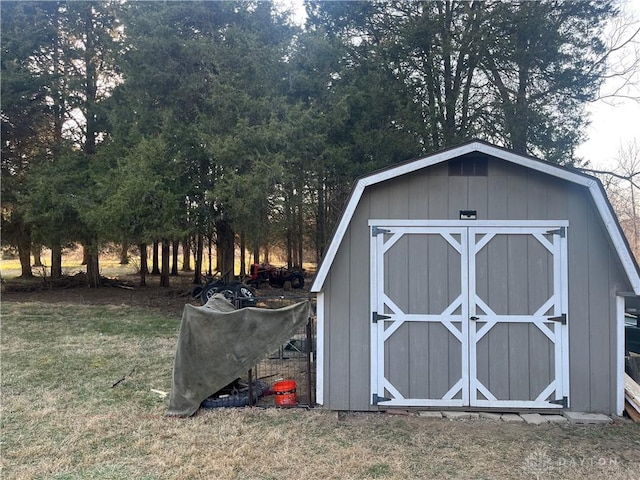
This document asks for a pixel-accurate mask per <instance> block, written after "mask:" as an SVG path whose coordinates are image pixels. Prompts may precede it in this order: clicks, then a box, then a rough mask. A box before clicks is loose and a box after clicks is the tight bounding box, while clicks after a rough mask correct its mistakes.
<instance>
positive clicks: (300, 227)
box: [295, 188, 304, 268]
mask: <svg viewBox="0 0 640 480" xmlns="http://www.w3.org/2000/svg"><path fill="white" fill-rule="evenodd" d="M299 192H300V194H299V196H298V221H297V222H296V223H297V225H296V227H297V233H298V235H297V236H298V238H297V242H298V245H297V246H298V251H297V257H298V258H297V260H296V262H295V266H297V267H300V268H302V255H303V253H304V252H303V250H304V210H303V205H302V204H303V199H302V188H301V189H300V191H299Z"/></svg>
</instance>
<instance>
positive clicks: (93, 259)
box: [84, 241, 100, 288]
mask: <svg viewBox="0 0 640 480" xmlns="http://www.w3.org/2000/svg"><path fill="white" fill-rule="evenodd" d="M84 251H85V253H86V254H87V286H88V287H89V288H98V287H99V286H100V265H99V260H98V245H97V242H95V241H94V242H91V243H90V244H88V245H85V246H84Z"/></svg>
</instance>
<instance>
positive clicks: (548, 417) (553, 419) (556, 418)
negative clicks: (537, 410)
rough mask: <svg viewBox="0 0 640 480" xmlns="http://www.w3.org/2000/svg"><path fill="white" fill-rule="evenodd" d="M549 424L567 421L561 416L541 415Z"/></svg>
mask: <svg viewBox="0 0 640 480" xmlns="http://www.w3.org/2000/svg"><path fill="white" fill-rule="evenodd" d="M543 417H544V418H545V420H546V421H547V422H549V423H567V419H566V418H565V417H563V416H562V415H543Z"/></svg>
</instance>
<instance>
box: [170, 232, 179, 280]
mask: <svg viewBox="0 0 640 480" xmlns="http://www.w3.org/2000/svg"><path fill="white" fill-rule="evenodd" d="M179 253H180V242H179V241H177V240H174V241H173V242H171V254H172V259H171V260H172V262H171V275H172V276H174V277H177V276H178V258H179V255H178V254H179Z"/></svg>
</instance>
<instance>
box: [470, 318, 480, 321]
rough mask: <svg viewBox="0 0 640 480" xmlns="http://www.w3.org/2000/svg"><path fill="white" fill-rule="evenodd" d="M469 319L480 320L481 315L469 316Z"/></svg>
mask: <svg viewBox="0 0 640 480" xmlns="http://www.w3.org/2000/svg"><path fill="white" fill-rule="evenodd" d="M469 320H473V321H474V322H475V321H476V320H480V317H469Z"/></svg>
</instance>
